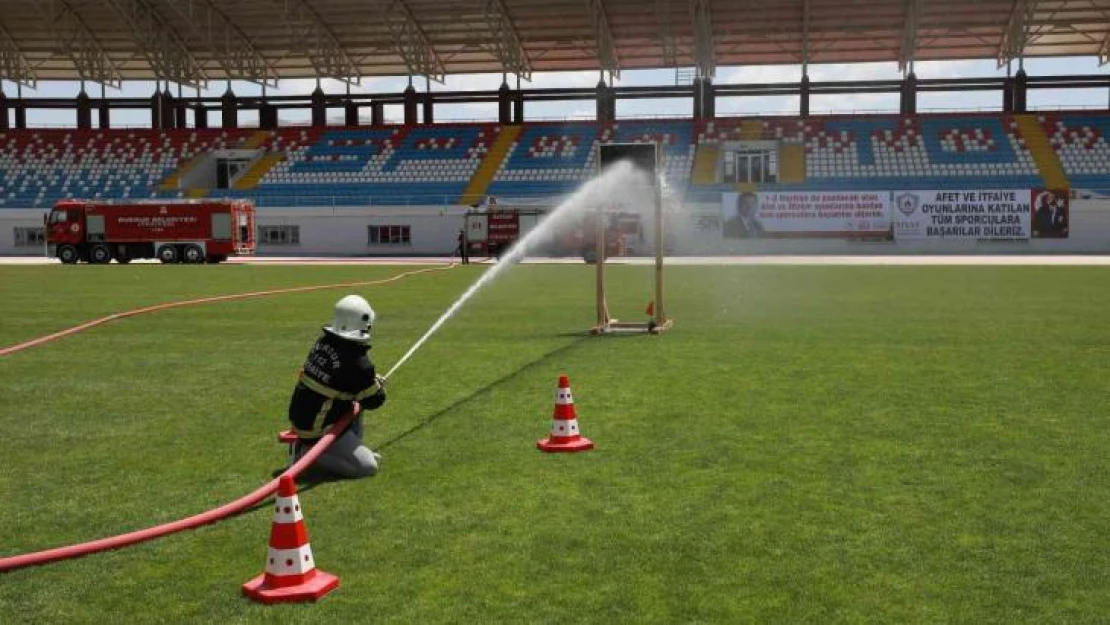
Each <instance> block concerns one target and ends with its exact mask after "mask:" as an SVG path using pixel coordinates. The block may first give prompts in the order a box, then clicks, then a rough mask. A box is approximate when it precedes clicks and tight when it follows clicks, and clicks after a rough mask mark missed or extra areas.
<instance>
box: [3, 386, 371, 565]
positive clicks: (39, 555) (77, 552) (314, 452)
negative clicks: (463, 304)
mask: <svg viewBox="0 0 1110 625" xmlns="http://www.w3.org/2000/svg"><path fill="white" fill-rule="evenodd" d="M359 410H360V408H359V405H358V404H357V403H356V404H355V407H354V411H352V412H351V413H350V414H348V415H346V416H344V417H342V418H341V419H339V421H337V422H336V423H335V425H333V426H332V427H331V429H330V430H328V433H327V434H325V435H324V436H323V437H321V438H320V441H319V442H318V443H316V444H315V445H313V446H312V448H311V449H310V450H309V451H308V453H306V454H305V455H304V456H302V457H301V459H300V460H298V461H297V462H296V463H294V464H293V465H292V466H291V467H289V468H288V469H286V470H285V472H284V473H282V475H288V476H290V477H292V478H296V477H297V476H298V475H300V474H301V472H302V471H304V470H305V469H306V468H307V467H308V466H309V465H310V464H312V463H313V462H315V461H316V458H318V457H319V456H320V454H322V453H324V451H326V450H327V448H328V447H330V446H331V444H332V443H333V442H334V441H335V438H336V436H338V434H339V433H340V432H342V431H343V430H344V429H345V428H346V427H347V425H348V424H349V423H350V422H351V420H352V419H353V418H354V416H355V415H357V414H358V413H359ZM280 480H281V475H279V476H278V477H276V478H274V480H273V481H271V482H270V483H268V484H266V485H265V486H263V487H261V488H259V489H258V490H256V491H254V492H253V493H251V494H249V495H246V496H244V497H240V498H239V499H236V500H235V501H233V502H231V503H228V504H224V505H222V506H220V507H219V508H215V509H213V510H209V511H208V512H202V513H201V514H196V515H193V516H191V517H188V518H185V519H181V520H179V521H173V522H171V523H166V524H164V525H156V526H154V527H148V528H147V529H143V530H138V531H134V532H130V533H127V534H120V535H118V536H112V537H110V538H101V539H99V540H93V541H90V542H87V543H81V544H79V545H70V546H68V547H57V548H55V549H47V550H46V551H38V552H35V553H28V554H24V555H21V556H12V557H10V558H2V559H0V573H2V572H6V571H13V570H15V569H22V568H25V567H28V566H37V565H40V564H47V563H50V562H56V561H58V560H68V559H70V558H78V557H81V556H85V555H88V554H90V553H98V552H100V551H108V550H110V549H119V548H120V547H127V546H130V545H134V544H137V543H141V542H145V541H148V540H153V539H155V538H161V537H162V536H166V535H167V534H173V533H175V532H180V531H182V530H188V529H194V528H197V527H200V526H201V525H207V524H209V523H214V522H216V521H221V520H223V519H226V518H228V517H230V516H233V515H236V514H239V513H240V512H243V511H244V510H246V509H247V508H250V507H251V506H253V505H255V504H257V503H258V502H260V501H262V500H263V499H265V498H267V497H269V496H270V495H272V494H274V492H275V491H276V490H277V487H278V482H279V481H280Z"/></svg>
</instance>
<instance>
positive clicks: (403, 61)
mask: <svg viewBox="0 0 1110 625" xmlns="http://www.w3.org/2000/svg"><path fill="white" fill-rule="evenodd" d="M1019 56H1026V57H1036V56H1097V57H1098V58H1099V61H1100V63H1106V62H1107V59H1108V56H1110V0H1052V1H1049V0H1044V1H1038V0H3V10H2V12H0V77H2V78H5V79H8V80H13V81H16V82H21V83H24V84H28V85H33V84H34V82H35V81H36V80H51V79H54V80H87V81H91V82H102V83H106V84H109V85H118V84H119V82H120V81H121V80H132V79H135V80H154V79H159V80H168V81H171V82H176V83H180V84H185V85H198V84H205V83H207V82H208V81H210V80H223V79H228V78H230V79H235V80H251V81H255V82H263V81H265V82H268V83H270V84H273V83H274V81H276V80H278V79H283V78H315V77H323V78H335V79H339V80H344V81H348V82H355V83H357V82H358V81H359V80H361V79H362V78H366V77H372V76H389V75H393V76H396V75H416V76H430V77H432V78H433V79H434V80H441V79H442V78H443V76H445V75H446V74H462V73H483V72H507V73H510V74H519V75H522V76H524V77H525V78H527V77H528V76H530V74H531V72H540V71H560V70H607V71H610V72H613V73H614V74H616V75H618V76H619V72H620V70H622V69H658V68H668V67H692V68H696V71H697V72H698V73H699V74H700V75H709V76H712V75H713V73H714V71H715V68H716V66H718V65H764V64H799V63H803V62H808V63H846V62H865V61H886V62H889V61H895V62H898V63H899V66H900V67H905V66H906V65H908V64H910V63H911V61H913V60H914V59H916V60H937V59H997V60H998V62H999V63H1000V64H1001V63H1005V62H1006V61H1007V60H1009V59H1014V58H1017V57H1019Z"/></svg>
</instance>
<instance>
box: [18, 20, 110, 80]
mask: <svg viewBox="0 0 1110 625" xmlns="http://www.w3.org/2000/svg"><path fill="white" fill-rule="evenodd" d="M33 1H34V3H35V6H37V7H38V8H39V10H40V11H41V13H42V14H43V16H44V17H45V18H46V28H47V29H48V30H49V31H50V32H52V33H53V34H54V36H55V37H56V40H57V45H58V48H59V50H60V51H61V53H62V54H63V55H65V56H66V57H68V58H69V59H70V60H71V61H72V62H73V68H74V70H75V71H76V73H77V78H78V79H80V80H82V81H86V80H87V81H91V82H98V83H100V84H102V85H106V86H108V87H112V88H113V89H119V88H120V87H121V86H122V85H123V76H122V75H121V74H120V71H119V67H118V66H117V65H116V63H115V62H114V61H113V60H112V59H111V58H109V57H108V55H107V54H106V53H105V52H104V47H103V46H101V45H100V41H99V40H98V39H97V38H96V37H95V36H94V35H93V34H92V31H90V30H89V27H88V26H86V25H85V22H84V20H82V19H81V16H80V15H78V14H77V12H76V11H75V10H74V9H73V6H72V5H70V4H69V2H67V0H33Z"/></svg>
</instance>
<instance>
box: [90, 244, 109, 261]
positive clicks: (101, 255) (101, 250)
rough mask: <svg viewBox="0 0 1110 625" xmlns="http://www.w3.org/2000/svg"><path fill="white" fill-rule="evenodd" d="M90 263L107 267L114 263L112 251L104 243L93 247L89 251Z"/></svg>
mask: <svg viewBox="0 0 1110 625" xmlns="http://www.w3.org/2000/svg"><path fill="white" fill-rule="evenodd" d="M89 262H90V263H93V264H95V265H107V264H108V263H110V262H112V250H111V249H110V248H109V247H108V246H107V245H104V244H103V243H98V244H96V245H94V246H92V249H91V250H89Z"/></svg>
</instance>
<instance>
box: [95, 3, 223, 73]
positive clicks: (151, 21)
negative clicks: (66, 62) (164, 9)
mask: <svg viewBox="0 0 1110 625" xmlns="http://www.w3.org/2000/svg"><path fill="white" fill-rule="evenodd" d="M101 1H102V2H104V3H106V4H107V5H108V6H110V7H112V9H113V10H114V11H115V12H116V14H117V15H118V16H119V17H120V18H121V19H122V20H123V21H124V22H126V23H127V25H128V26H129V27H130V28H131V36H132V37H133V38H134V40H135V44H136V45H137V46H138V47H139V50H140V51H141V52H142V53H143V55H144V56H146V58H147V59H148V60H149V61H150V65H151V67H152V68H153V69H154V73H155V76H156V77H158V78H160V79H163V80H170V81H173V82H176V83H177V84H179V85H186V86H189V87H198V88H199V87H203V86H206V85H207V84H208V76H207V75H206V74H205V73H204V69H203V68H202V67H201V66H200V63H198V62H197V59H196V57H194V56H193V53H192V52H190V51H189V47H188V46H187V45H185V41H184V40H182V38H181V36H180V35H178V33H177V29H175V28H174V27H173V26H172V25H171V24H169V23H168V22H167V21H166V20H165V18H163V17H162V16H161V14H159V13H158V11H157V10H156V9H155V8H154V7H153V6H152V5H151V4H150V3H149V2H148V0H101Z"/></svg>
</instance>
